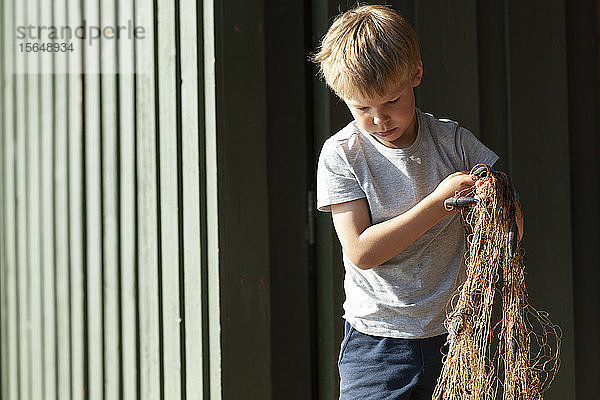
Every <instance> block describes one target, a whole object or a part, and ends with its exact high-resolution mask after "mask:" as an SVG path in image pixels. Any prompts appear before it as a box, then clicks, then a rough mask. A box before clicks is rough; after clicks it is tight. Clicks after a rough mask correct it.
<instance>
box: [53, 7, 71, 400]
mask: <svg viewBox="0 0 600 400" xmlns="http://www.w3.org/2000/svg"><path fill="white" fill-rule="evenodd" d="M67 12H68V11H67V2H66V0H54V24H56V25H57V26H65V25H66V24H67ZM68 57H69V55H67V53H60V52H59V53H57V54H55V55H54V66H55V68H56V71H57V72H56V75H55V85H54V91H53V99H54V107H53V111H54V132H55V142H54V156H55V162H54V171H53V174H54V185H55V187H54V193H55V202H54V224H55V232H56V237H55V260H56V335H57V341H56V345H57V347H56V351H57V364H56V366H57V370H56V375H57V395H58V398H59V399H61V400H63V399H64V400H69V399H70V398H71V335H70V323H71V321H70V303H69V293H70V287H69V282H70V276H69V182H68V179H69V175H68V165H69V164H68V163H69V160H68V123H69V121H68V115H69V114H68V100H67V97H68V96H69V91H68V76H67V71H68Z"/></svg>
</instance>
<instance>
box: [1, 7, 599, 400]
mask: <svg viewBox="0 0 600 400" xmlns="http://www.w3.org/2000/svg"><path fill="white" fill-rule="evenodd" d="M370 3H381V2H377V1H373V2H370ZM387 3H388V4H390V5H391V6H393V7H394V8H396V9H397V10H398V11H400V12H401V13H403V14H404V15H405V16H406V17H407V18H408V20H409V21H411V22H412V23H413V24H414V26H415V28H416V30H417V33H418V34H419V38H420V43H421V50H422V55H423V63H424V69H425V76H424V79H423V82H422V84H421V86H420V87H419V88H418V89H417V103H418V106H419V107H420V108H421V109H423V110H425V111H429V112H432V113H434V114H435V115H437V116H439V117H448V118H453V119H456V120H458V121H461V122H462V123H463V124H464V125H465V126H466V127H468V128H469V129H471V130H472V131H474V132H475V133H476V134H478V135H479V136H480V138H481V139H482V140H483V141H484V142H485V143H486V144H488V145H489V146H490V147H491V148H492V149H493V150H494V151H496V152H497V153H498V154H499V155H500V156H501V161H500V163H499V166H500V167H501V168H503V169H505V170H507V171H509V172H510V173H511V176H512V177H513V180H514V184H515V186H516V188H517V190H518V191H519V193H520V195H521V202H522V205H523V209H524V213H525V216H526V236H525V239H524V240H525V241H524V246H525V248H526V250H527V268H528V278H527V279H528V281H527V282H528V287H529V289H530V295H531V300H532V302H533V304H534V305H536V306H538V307H539V308H542V309H546V310H548V311H549V312H550V313H551V316H552V318H553V319H554V320H555V321H556V322H557V323H559V324H560V326H561V327H562V329H563V348H562V366H561V370H560V373H559V376H558V377H557V380H556V382H555V383H554V384H553V386H552V388H551V389H550V391H549V392H548V394H547V396H546V398H548V399H588V398H596V397H598V396H599V395H600V393H598V390H599V389H598V387H597V385H596V384H595V380H596V379H597V376H598V368H597V367H594V365H596V364H597V363H596V362H595V360H596V359H597V358H598V356H600V345H599V344H598V343H597V340H595V336H594V335H593V332H597V331H598V329H599V328H600V320H599V319H598V317H597V315H598V313H597V312H596V310H595V305H596V304H597V303H598V296H597V294H596V293H597V290H596V288H597V286H598V285H599V284H600V277H599V275H598V268H597V267H596V265H597V250H596V249H597V243H598V242H599V239H600V238H599V237H598V235H599V234H598V230H597V225H598V223H599V222H600V218H599V216H598V212H597V207H596V203H597V198H598V192H599V189H600V187H599V185H600V182H599V181H598V179H597V176H598V175H599V173H600V171H598V169H599V168H600V167H599V166H598V165H597V163H595V162H594V161H596V160H597V159H598V156H599V155H600V135H599V132H600V116H599V114H600V104H599V100H598V97H599V92H600V85H599V68H598V35H599V33H598V32H599V28H598V27H599V25H600V23H599V21H598V9H599V7H598V4H597V1H586V2H584V3H582V4H578V5H574V4H572V2H564V1H563V2H561V1H554V0H553V1H552V2H550V3H548V2H542V1H538V0H535V1H530V2H527V3H524V2H518V1H513V0H503V1H498V2H477V1H475V0H460V1H454V2H451V3H450V2H443V1H439V0H421V1H415V0H395V1H391V2H389V1H388V2H387ZM351 6H353V3H349V2H347V1H333V0H312V1H291V2H276V1H273V0H264V1H259V0H255V1H246V2H244V1H234V0H221V1H211V0H205V1H201V2H198V1H192V0H176V1H168V0H128V1H122V0H120V1H116V0H115V1H100V0H85V1H83V2H82V1H79V0H23V1H14V0H2V1H0V21H1V22H0V29H2V34H1V35H0V37H1V38H2V40H0V76H1V77H2V86H1V88H2V91H1V93H0V307H1V311H2V312H1V315H0V345H1V351H0V353H1V355H2V357H1V362H0V377H1V387H0V397H1V398H2V399H10V400H14V399H27V400H29V399H54V398H58V399H84V398H85V399H87V398H89V399H180V398H188V399H200V398H204V399H236V400H237V399H286V400H288V399H299V400H300V399H310V398H312V399H335V398H337V385H338V381H337V379H338V378H337V365H336V364H337V355H338V350H339V343H340V341H341V337H342V334H343V324H342V319H341V315H342V308H341V305H342V302H343V287H342V280H343V267H342V265H341V249H340V246H339V242H338V240H337V238H336V236H335V233H334V232H333V229H332V225H331V217H330V216H329V215H328V214H324V213H319V212H317V211H316V210H315V198H314V193H315V165H316V159H317V156H318V153H319V150H320V148H321V145H322V143H323V141H324V140H325V139H326V138H327V137H329V136H330V135H331V134H333V133H334V132H335V131H336V130H337V129H339V128H340V127H342V126H344V125H345V124H346V123H347V122H348V121H349V118H350V116H349V113H348V111H347V110H346V109H345V106H344V105H343V103H342V102H340V101H339V100H338V99H337V98H335V96H333V95H332V94H331V93H330V92H329V91H328V89H327V88H326V87H325V86H324V84H323V82H321V81H320V80H319V79H318V78H317V77H316V70H315V69H314V67H313V66H312V65H311V64H310V62H309V61H308V56H309V54H310V53H311V52H314V51H315V50H316V46H317V44H318V42H319V40H320V38H321V37H322V36H323V34H324V33H325V31H326V30H327V27H328V25H329V24H330V22H331V19H332V18H333V16H334V15H336V14H338V13H339V12H340V11H344V10H346V9H348V8H349V7H351ZM84 19H85V21H86V23H87V25H88V26H89V25H99V26H108V25H125V26H126V25H127V23H128V21H131V22H132V24H133V25H134V26H135V25H137V26H141V27H143V28H144V29H145V35H144V38H143V39H137V40H118V41H117V40H102V41H95V42H93V45H91V46H90V45H88V44H87V42H84V41H80V40H75V41H74V42H73V43H74V45H75V48H76V51H75V52H73V53H68V54H67V53H53V54H42V53H23V52H21V51H19V48H18V47H17V45H18V43H19V42H18V41H16V39H15V32H16V28H17V27H18V26H19V25H28V24H32V25H46V26H49V25H57V26H62V25H69V26H72V27H76V26H79V25H81V24H82V22H83V20H84ZM38 72H42V73H38Z"/></svg>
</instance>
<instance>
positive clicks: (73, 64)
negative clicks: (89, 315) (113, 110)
mask: <svg viewBox="0 0 600 400" xmlns="http://www.w3.org/2000/svg"><path fill="white" fill-rule="evenodd" d="M67 1H68V4H67V7H68V11H67V19H68V24H69V26H79V25H81V24H82V10H81V2H80V1H79V0H67ZM73 46H74V48H75V52H74V53H71V54H70V55H69V57H68V69H69V75H68V96H67V107H68V110H67V115H68V126H67V128H68V150H67V151H68V179H69V182H68V192H69V197H68V204H69V270H70V305H71V310H70V314H71V333H70V341H71V371H70V375H71V396H72V398H73V400H78V399H84V398H86V397H85V396H87V395H88V382H87V375H88V365H87V362H86V360H87V354H86V351H87V348H86V342H87V338H86V337H85V331H86V327H85V326H84V313H85V310H84V304H85V303H84V300H85V297H84V296H85V288H84V263H85V260H84V254H85V252H84V218H85V217H84V213H83V210H84V208H83V207H84V206H83V193H84V192H83V190H84V189H83V149H84V147H83V138H84V136H83V97H82V95H83V82H82V75H81V74H82V72H83V65H82V58H81V53H82V48H83V40H77V39H75V38H74V39H73Z"/></svg>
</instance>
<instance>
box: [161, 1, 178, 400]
mask: <svg viewBox="0 0 600 400" xmlns="http://www.w3.org/2000/svg"><path fill="white" fill-rule="evenodd" d="M174 5H175V3H174V2H173V1H172V0H158V1H157V35H156V41H157V44H158V46H157V51H158V54H157V55H158V59H157V61H158V65H156V67H157V71H158V78H157V79H158V88H157V100H158V121H159V131H158V135H159V141H158V146H159V154H160V165H159V173H160V246H161V260H160V270H161V271H162V274H161V279H162V304H161V312H162V351H163V373H164V393H165V397H166V398H168V399H179V398H181V360H180V331H179V329H180V328H179V327H180V323H181V317H182V315H181V314H180V309H179V273H180V268H179V267H180V258H179V246H180V243H179V240H180V237H179V214H180V210H179V204H178V202H179V199H178V197H179V187H178V186H179V185H178V184H179V171H178V170H179V168H180V162H179V154H178V148H177V147H178V140H180V134H181V132H180V131H179V129H178V128H179V126H178V123H177V104H176V103H177V99H176V89H175V84H176V81H178V80H179V77H178V76H177V75H176V71H175V57H176V50H177V49H176V42H175V29H176V26H175V7H174Z"/></svg>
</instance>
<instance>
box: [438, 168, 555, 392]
mask: <svg viewBox="0 0 600 400" xmlns="http://www.w3.org/2000/svg"><path fill="white" fill-rule="evenodd" d="M484 167H485V171H484V172H485V173H484V174H482V175H483V176H482V177H481V178H479V179H481V180H482V182H479V183H478V184H477V185H476V186H473V187H472V188H470V189H468V190H467V191H465V192H463V193H457V195H458V196H472V197H473V198H475V199H476V201H475V202H474V203H473V205H471V206H469V207H464V208H462V207H461V208H460V212H461V215H462V221H463V225H464V227H465V229H466V231H467V243H468V250H467V252H466V253H465V264H466V273H467V276H466V280H465V281H464V283H463V284H462V285H461V286H460V287H459V289H458V290H457V293H456V294H455V295H454V296H453V298H452V300H451V301H450V303H449V305H448V308H447V314H446V321H445V323H444V324H445V327H446V329H447V330H448V340H447V343H446V345H447V354H445V355H444V358H443V366H442V372H441V374H440V377H439V379H438V383H437V386H436V388H435V391H434V394H433V399H435V400H450V399H452V400H459V399H460V400H480V399H481V400H491V399H495V398H496V396H497V393H498V391H500V392H501V393H502V398H503V399H504V400H530V399H531V400H539V399H542V398H543V393H544V392H545V391H546V390H547V389H548V388H549V386H550V384H551V383H552V381H553V380H554V377H555V376H556V374H557V372H558V369H559V366H560V358H559V353H560V342H561V330H560V327H558V326H557V325H555V324H553V323H552V321H551V320H550V318H549V315H548V313H547V312H545V311H538V310H536V309H535V308H534V307H533V306H531V304H530V303H529V299H528V295H527V288H526V285H525V275H526V274H525V265H524V258H523V250H522V249H521V247H520V245H519V243H518V239H517V237H518V231H517V228H516V227H517V225H516V219H515V215H516V206H517V203H516V202H517V199H516V195H515V192H514V190H513V188H512V185H511V183H510V179H509V178H508V176H507V175H506V174H505V173H503V172H500V171H494V170H492V169H491V168H489V167H488V166H484ZM476 168H479V171H482V169H481V165H480V166H476V167H475V168H473V170H472V171H471V174H472V175H473V174H474V171H475V169H476ZM500 307H501V310H498V309H496V308H500Z"/></svg>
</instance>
